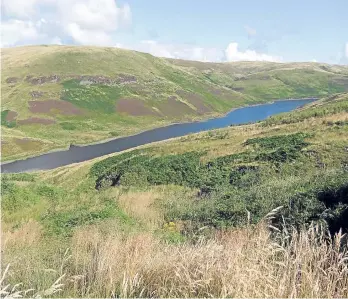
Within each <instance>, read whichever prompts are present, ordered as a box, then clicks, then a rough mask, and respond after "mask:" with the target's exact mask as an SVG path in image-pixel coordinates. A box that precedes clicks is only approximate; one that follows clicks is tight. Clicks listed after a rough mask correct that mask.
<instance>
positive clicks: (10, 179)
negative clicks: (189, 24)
mask: <svg viewBox="0 0 348 299" xmlns="http://www.w3.org/2000/svg"><path fill="white" fill-rule="evenodd" d="M185 63H186V62H185ZM347 144H348V93H341V94H336V95H333V96H329V97H325V98H322V99H321V100H319V101H317V102H315V103H312V104H310V105H307V106H306V107H303V108H302V109H299V110H296V111H293V112H291V113H285V114H281V115H277V116H274V117H271V118H270V119H267V120H266V121H263V122H259V123H256V124H250V125H243V126H234V127H229V128H224V129H219V130H213V131H209V132H202V133H198V134H192V135H189V136H185V137H180V138H176V139H174V140H170V141H165V142H158V143H156V144H150V145H146V146H142V147H139V148H137V149H133V150H129V151H127V152H123V153H119V154H113V155H110V156H108V157H101V158H98V159H94V160H90V161H87V162H83V163H79V164H75V165H70V166H67V167H61V168H58V169H55V170H51V171H45V172H37V173H31V174H9V175H3V176H2V209H3V211H2V212H3V227H2V229H3V232H4V233H3V238H4V243H3V244H4V249H3V250H4V261H3V263H5V264H7V263H10V264H11V268H10V270H9V272H8V275H7V276H6V280H5V281H6V283H9V284H10V285H12V286H13V285H15V284H16V283H20V282H21V283H23V286H22V289H24V290H25V289H29V288H34V289H35V290H36V291H41V293H40V292H39V294H52V292H54V290H55V289H57V288H58V287H57V284H59V283H62V284H63V286H62V287H61V288H62V291H61V292H60V293H59V295H60V296H65V297H69V296H71V297H107V296H115V297H141V296H143V297H236V296H237V295H238V297H267V296H268V297H334V296H335V297H347V296H348V293H347V290H348V272H347V271H348V270H347V267H346V261H347V258H348V256H347V246H348V244H347V238H345V237H344V236H343V235H342V234H343V233H346V232H347V230H348V224H347V211H348V185H347V182H348V168H347V166H348V152H347V150H348V148H347ZM340 229H342V231H341V232H339V230H340ZM328 232H329V233H330V234H328ZM334 234H336V237H334ZM313 265H315V267H313ZM58 278H60V280H59V281H58V282H57V283H56V284H55V285H54V282H55V281H56V280H57V279H58ZM282 281H284V282H286V283H284V284H283V283H280V282H282ZM52 284H53V287H51V285H52ZM43 290H46V293H44V292H43ZM36 291H35V292H36ZM47 296H49V295H47Z"/></svg>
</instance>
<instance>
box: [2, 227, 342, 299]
mask: <svg viewBox="0 0 348 299" xmlns="http://www.w3.org/2000/svg"><path fill="white" fill-rule="evenodd" d="M342 242H343V237H342V235H340V234H339V235H336V236H335V237H334V238H333V241H330V239H327V238H326V237H325V234H324V233H323V232H322V231H321V230H318V229H317V227H312V228H311V229H309V230H306V231H302V232H299V233H297V232H293V233H291V234H288V235H282V236H281V238H280V239H279V242H275V241H274V239H271V238H270V232H269V230H268V229H267V228H266V227H265V226H262V225H260V226H258V227H256V228H252V227H247V228H244V229H236V230H234V231H229V232H220V233H217V234H216V235H215V237H214V238H212V239H209V240H204V239H201V240H200V241H199V242H197V243H195V244H192V243H191V244H190V243H185V244H181V245H171V244H165V243H163V242H161V241H159V240H158V239H156V238H155V237H154V236H153V235H152V234H145V233H142V234H137V235H128V236H125V235H124V236H122V235H119V234H118V235H113V236H111V235H109V236H107V235H105V234H103V233H102V232H101V231H100V230H99V229H98V228H97V227H88V228H84V229H79V230H77V231H76V232H75V234H74V236H73V237H72V240H71V249H70V250H69V251H67V254H66V255H65V259H64V263H63V264H62V265H61V269H60V271H57V273H60V274H59V275H61V274H62V273H63V272H64V274H65V276H64V277H63V278H62V279H61V280H60V281H59V283H61V284H63V285H62V286H61V285H60V288H61V289H62V291H61V292H60V293H59V296H63V297H68V296H73V297H99V298H100V297H110V296H120V297H294V298H298V297H311V298H314V297H322V298H332V297H336V298H338V297H348V268H347V264H348V253H347V252H346V251H342ZM285 244H286V245H285ZM31 267H33V268H34V267H35V264H32V265H31ZM21 271H30V269H28V268H26V269H24V268H21V267H20V265H17V266H16V268H15V269H12V274H11V277H12V278H14V277H16V276H17V274H18V273H17V274H16V272H21ZM20 276H21V275H19V277H20ZM22 276H23V275H22ZM5 281H6V279H5ZM23 283H24V285H25V282H23ZM5 284H7V283H5Z"/></svg>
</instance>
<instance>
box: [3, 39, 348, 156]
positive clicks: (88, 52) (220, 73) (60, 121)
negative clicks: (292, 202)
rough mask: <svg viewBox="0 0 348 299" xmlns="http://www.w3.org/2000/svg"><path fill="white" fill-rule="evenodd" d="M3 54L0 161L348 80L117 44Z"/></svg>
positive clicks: (337, 88)
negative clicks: (156, 52) (166, 55)
mask: <svg viewBox="0 0 348 299" xmlns="http://www.w3.org/2000/svg"><path fill="white" fill-rule="evenodd" d="M2 62H3V68H2V82H1V87H2V114H1V116H2V121H1V128H2V141H3V143H2V160H13V159H19V158H23V157H27V156H32V155H37V154H39V153H42V152H47V151H48V150H51V149H57V148H66V147H68V146H69V144H70V143H74V144H86V143H92V142H96V141H101V140H105V139H109V138H113V137H118V136H125V135H129V134H134V133H137V132H140V131H143V130H146V129H150V128H153V127H158V126H163V125H165V124H169V123H173V122H180V121H188V120H193V119H202V118H206V117H208V116H210V117H211V116H213V115H214V116H216V115H221V114H223V113H226V112H227V111H229V110H231V109H233V108H236V107H241V106H244V105H250V104H256V103H262V102H268V101H271V100H275V99H284V98H290V97H291V98H299V97H308V96H312V97H323V96H326V95H330V94H333V93H336V92H344V91H347V86H348V85H347V83H348V69H347V67H345V66H331V65H325V64H318V63H289V64H288V63H269V62H260V63H255V62H238V63H237V62H236V63H220V64H219V63H203V62H193V61H180V60H170V59H163V58H156V57H153V56H151V55H149V54H144V53H139V52H134V51H128V50H122V49H116V48H98V47H69V46H30V47H16V48H12V49H3V51H2Z"/></svg>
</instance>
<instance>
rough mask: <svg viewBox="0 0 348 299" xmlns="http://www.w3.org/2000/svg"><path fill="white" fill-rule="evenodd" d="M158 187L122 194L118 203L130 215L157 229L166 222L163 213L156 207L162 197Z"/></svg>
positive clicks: (150, 227) (148, 226)
mask: <svg viewBox="0 0 348 299" xmlns="http://www.w3.org/2000/svg"><path fill="white" fill-rule="evenodd" d="M158 189H159V188H156V190H155V188H154V189H150V190H146V191H143V192H127V193H123V194H120V196H119V197H118V204H119V205H120V207H121V208H122V210H123V211H124V212H125V213H126V214H128V215H129V216H130V217H132V218H134V219H137V220H139V221H140V222H141V223H142V224H144V225H146V226H147V228H149V229H156V228H158V227H159V226H160V225H161V224H162V223H163V222H164V217H163V213H161V212H160V210H159V209H156V207H155V204H156V200H158V199H160V198H161V193H160V192H158V191H159V190H158Z"/></svg>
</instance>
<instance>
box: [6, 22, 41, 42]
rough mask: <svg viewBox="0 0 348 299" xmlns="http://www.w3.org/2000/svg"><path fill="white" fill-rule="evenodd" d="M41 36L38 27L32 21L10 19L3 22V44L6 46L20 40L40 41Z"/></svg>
mask: <svg viewBox="0 0 348 299" xmlns="http://www.w3.org/2000/svg"><path fill="white" fill-rule="evenodd" d="M40 37H41V36H40V33H39V32H38V30H37V27H36V26H35V24H33V23H32V22H30V21H21V20H10V21H7V22H6V21H5V22H2V24H1V44H2V45H3V46H5V47H7V46H11V45H14V44H16V43H18V42H21V43H31V42H38V41H39V39H40Z"/></svg>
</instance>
